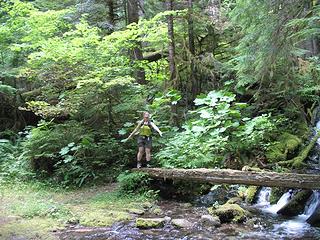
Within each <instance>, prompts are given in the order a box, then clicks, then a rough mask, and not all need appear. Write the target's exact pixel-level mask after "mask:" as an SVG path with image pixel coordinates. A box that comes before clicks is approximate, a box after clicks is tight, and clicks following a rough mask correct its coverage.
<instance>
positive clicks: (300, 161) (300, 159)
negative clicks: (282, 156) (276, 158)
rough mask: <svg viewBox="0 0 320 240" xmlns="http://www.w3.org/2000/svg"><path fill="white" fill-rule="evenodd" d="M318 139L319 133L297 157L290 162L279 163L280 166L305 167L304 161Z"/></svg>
mask: <svg viewBox="0 0 320 240" xmlns="http://www.w3.org/2000/svg"><path fill="white" fill-rule="evenodd" d="M319 137H320V131H319V132H318V133H317V134H316V135H315V136H314V137H313V139H312V140H311V141H310V143H309V144H308V145H307V146H306V147H305V148H303V150H302V151H301V152H300V153H299V155H298V156H297V157H295V158H293V159H291V160H288V161H283V162H279V164H280V165H285V166H290V165H291V166H292V167H293V168H301V167H303V166H304V165H305V163H304V160H305V159H306V158H307V157H308V155H309V153H310V151H311V150H312V148H313V146H314V144H315V143H316V142H317V140H318V138H319Z"/></svg>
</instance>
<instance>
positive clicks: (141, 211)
mask: <svg viewBox="0 0 320 240" xmlns="http://www.w3.org/2000/svg"><path fill="white" fill-rule="evenodd" d="M128 212H129V213H131V214H136V215H143V214H144V210H142V209H138V208H130V209H128Z"/></svg>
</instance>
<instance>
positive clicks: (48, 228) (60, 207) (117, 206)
mask: <svg viewBox="0 0 320 240" xmlns="http://www.w3.org/2000/svg"><path fill="white" fill-rule="evenodd" d="M151 200H152V199H150V198H149V199H147V198H146V197H144V196H123V195H122V196H121V195H119V194H118V192H115V191H114V187H113V186H111V185H107V186H100V187H91V188H87V189H79V190H76V191H68V192H67V191H64V190H61V189H49V188H46V187H43V186H41V187H39V186H35V184H34V185H32V184H23V183H19V184H10V185H9V184H8V185H4V184H2V185H0V239H11V236H12V235H13V234H14V236H17V238H19V239H20V238H21V239H55V236H54V235H53V234H52V231H54V230H59V229H62V228H64V225H65V223H68V224H78V223H80V224H81V225H85V226H109V225H111V224H113V223H115V222H117V221H123V220H130V219H132V216H131V215H130V213H128V209H135V211H140V210H141V209H142V207H143V206H147V207H150V206H152V205H153V203H152V202H150V201H151ZM141 211H142V210H141ZM7 216H11V217H7Z"/></svg>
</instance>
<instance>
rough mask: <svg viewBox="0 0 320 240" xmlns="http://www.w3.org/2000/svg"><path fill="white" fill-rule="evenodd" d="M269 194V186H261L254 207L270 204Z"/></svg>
mask: <svg viewBox="0 0 320 240" xmlns="http://www.w3.org/2000/svg"><path fill="white" fill-rule="evenodd" d="M270 194H271V188H270V187H263V188H261V190H260V192H259V194H258V199H257V204H256V205H255V206H256V207H265V206H269V205H270Z"/></svg>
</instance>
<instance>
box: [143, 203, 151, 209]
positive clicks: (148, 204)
mask: <svg viewBox="0 0 320 240" xmlns="http://www.w3.org/2000/svg"><path fill="white" fill-rule="evenodd" d="M152 206H153V204H152V203H151V202H144V203H142V207H143V208H144V209H150V208H152Z"/></svg>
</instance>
